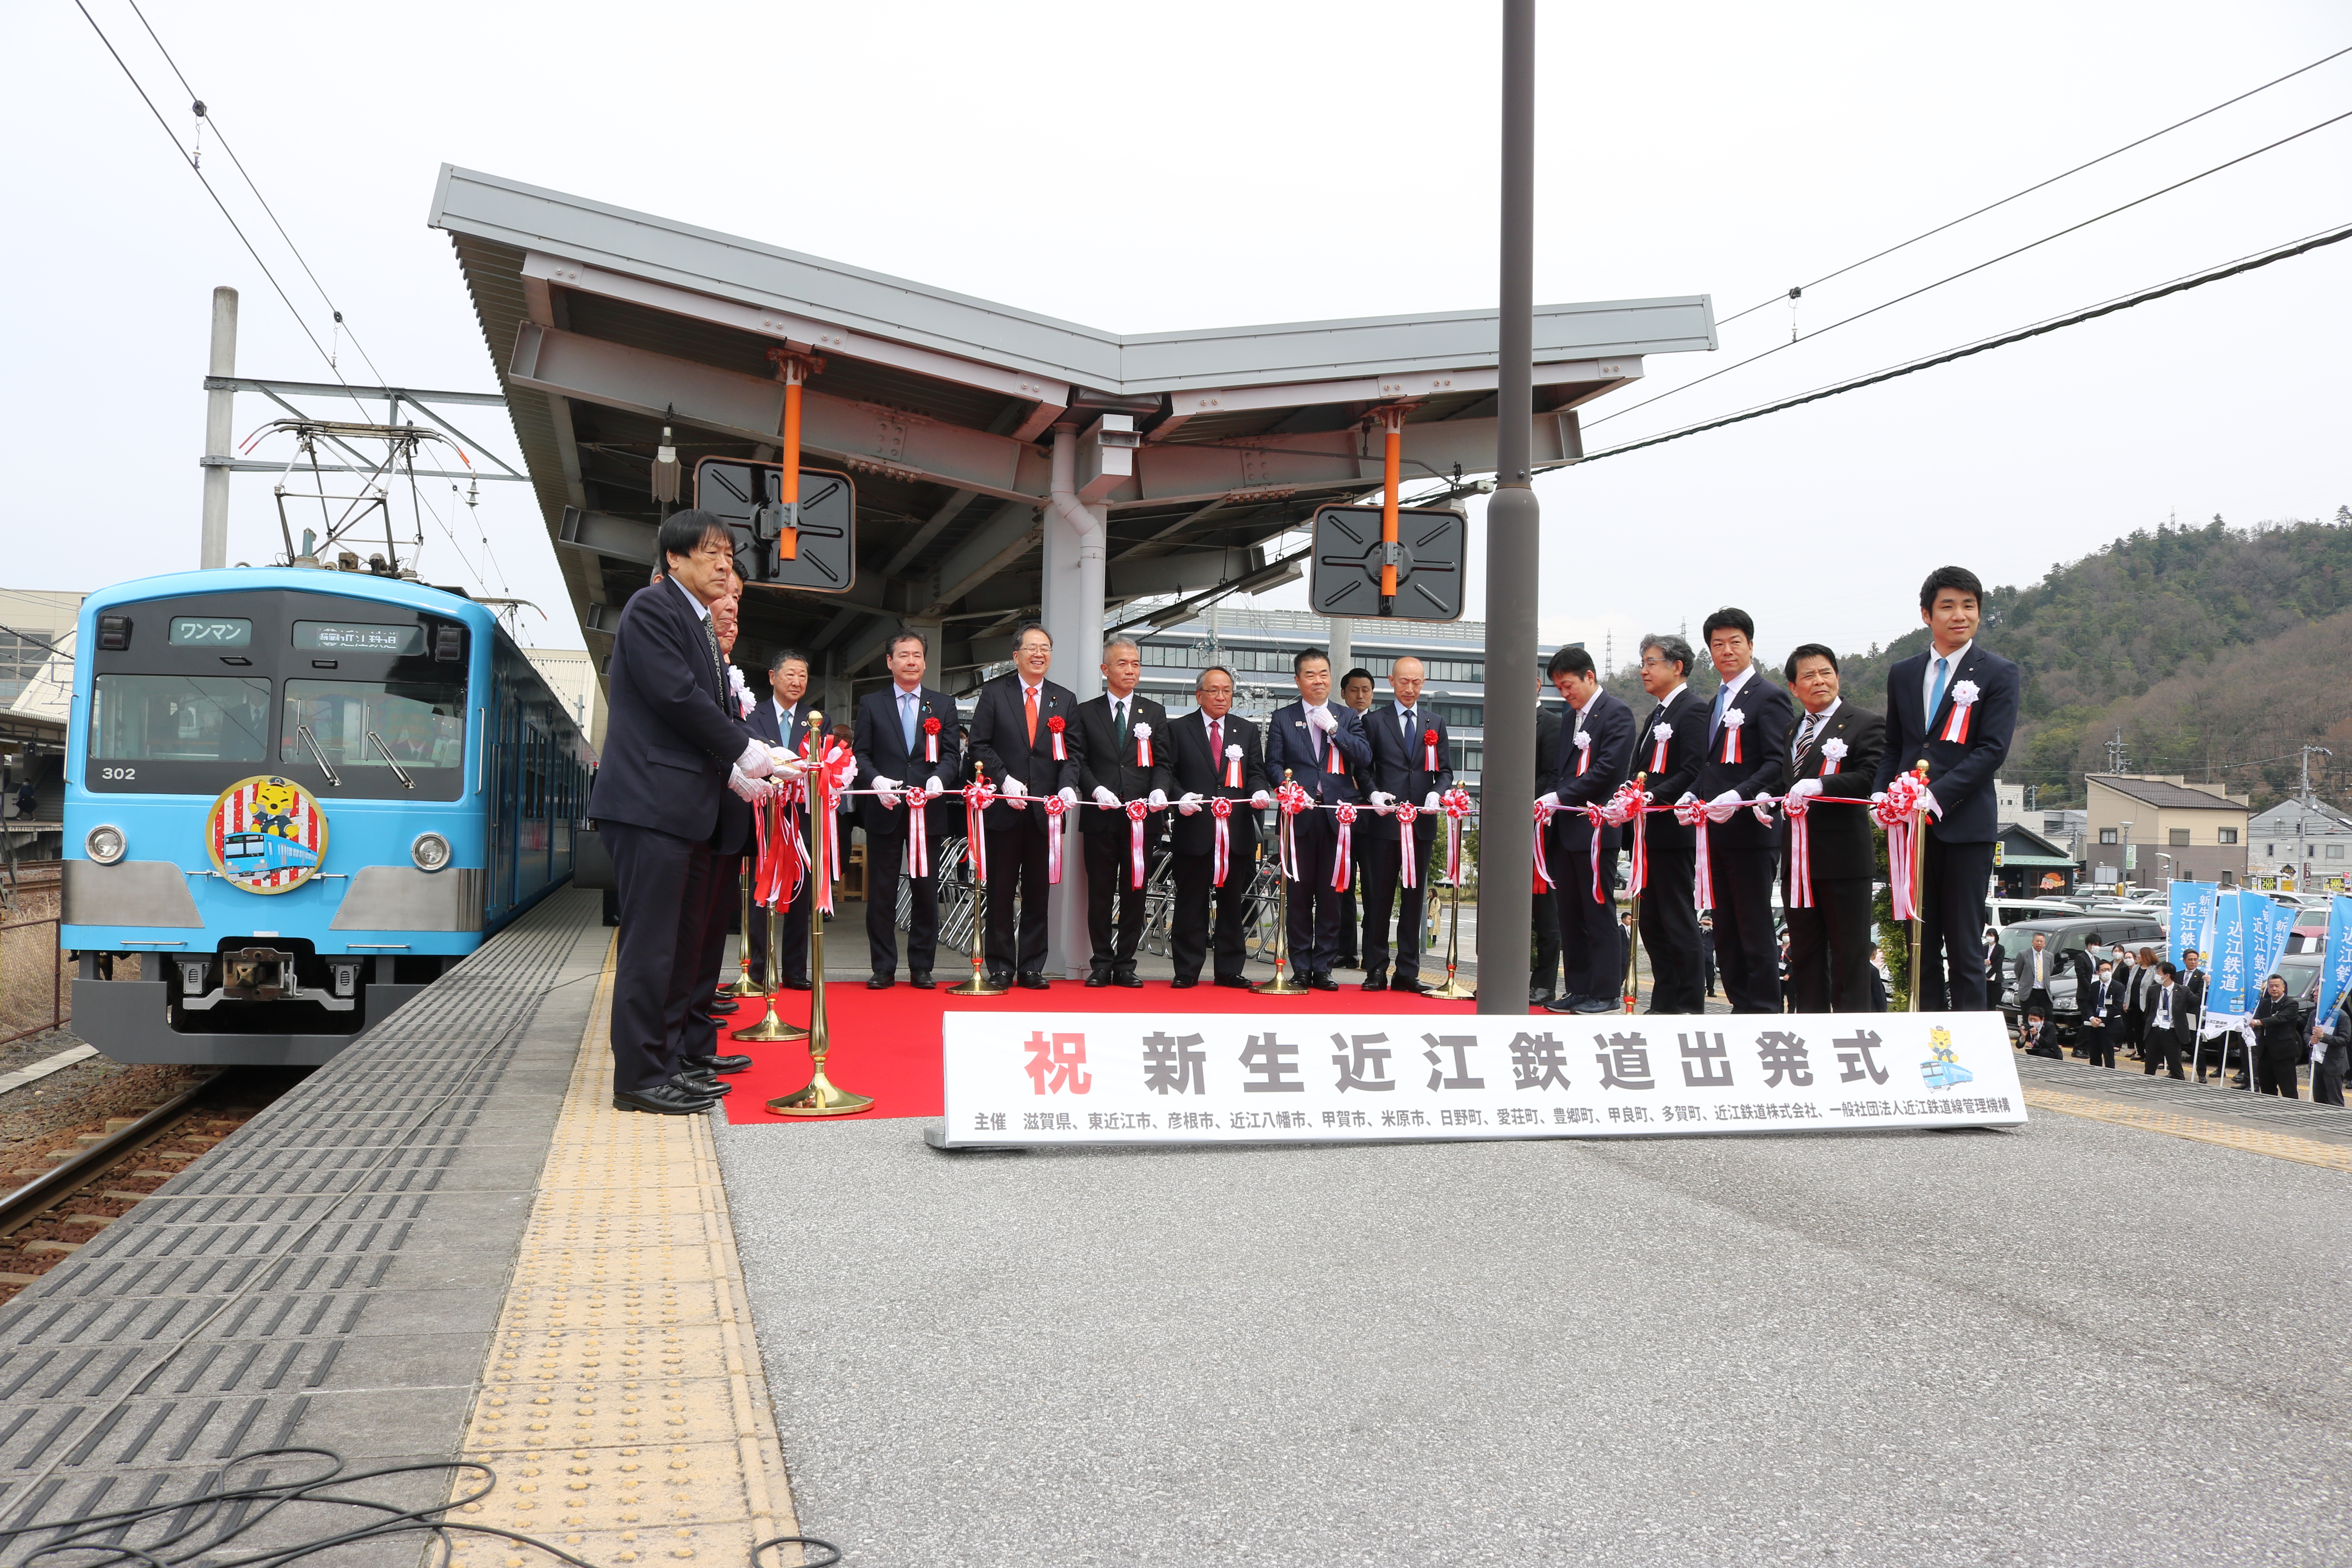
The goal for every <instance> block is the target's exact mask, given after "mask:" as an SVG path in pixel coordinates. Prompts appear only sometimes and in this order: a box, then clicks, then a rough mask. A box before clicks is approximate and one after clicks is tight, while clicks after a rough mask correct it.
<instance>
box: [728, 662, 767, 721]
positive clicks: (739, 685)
mask: <svg viewBox="0 0 2352 1568" xmlns="http://www.w3.org/2000/svg"><path fill="white" fill-rule="evenodd" d="M727 690H728V694H729V695H730V696H731V697H733V698H734V699H735V708H736V717H737V718H739V719H749V718H750V717H751V710H753V709H755V708H757V707H759V703H758V702H756V701H754V700H752V698H751V689H750V688H748V687H746V686H745V685H744V684H743V672H742V671H741V670H740V669H738V668H735V667H734V666H733V665H731V664H730V665H729V666H728V667H727Z"/></svg>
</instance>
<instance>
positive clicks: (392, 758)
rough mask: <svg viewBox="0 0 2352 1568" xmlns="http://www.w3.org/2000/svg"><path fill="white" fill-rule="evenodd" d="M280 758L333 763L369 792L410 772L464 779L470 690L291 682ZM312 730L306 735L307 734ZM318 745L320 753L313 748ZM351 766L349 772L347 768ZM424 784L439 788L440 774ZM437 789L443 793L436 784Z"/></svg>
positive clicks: (300, 763) (296, 763)
mask: <svg viewBox="0 0 2352 1568" xmlns="http://www.w3.org/2000/svg"><path fill="white" fill-rule="evenodd" d="M285 720H286V721H285V726H284V728H283V729H282V730H281V731H279V736H278V761H279V763H281V764H283V765H286V766H289V767H304V766H311V767H315V766H316V765H317V764H318V762H319V759H320V757H324V758H325V759H326V763H327V765H328V766H329V767H331V768H332V769H334V770H335V771H336V772H337V773H342V774H344V776H345V782H346V783H347V784H354V785H357V786H358V787H360V788H362V790H364V791H365V792H366V793H369V794H375V793H377V792H378V791H379V789H381V788H382V787H383V786H386V785H389V786H390V787H392V788H393V789H395V790H397V789H399V788H400V787H401V786H400V785H399V784H398V782H397V779H396V775H395V773H394V767H395V766H397V768H398V769H399V770H400V771H402V772H404V773H408V774H409V775H410V776H411V777H415V775H417V774H420V773H423V774H436V775H438V774H442V773H446V775H447V776H449V777H453V778H454V777H457V775H458V774H460V773H462V771H463V769H464V767H465V763H466V689H465V688H464V687H463V686H458V685H444V684H440V683H437V682H425V681H390V682H386V681H380V680H289V681H288V682H287V683H286V715H285ZM306 732H307V738H306ZM313 742H315V743H316V745H317V747H318V751H317V752H316V753H315V754H314V753H313V752H312V751H311V746H312V743H313ZM346 770H348V772H346ZM418 782H419V783H420V784H435V785H437V784H440V782H441V780H440V778H439V777H438V776H436V777H434V778H431V779H421V780H419V781H418ZM434 793H436V794H438V793H441V792H440V791H439V790H438V789H436V790H435V791H434Z"/></svg>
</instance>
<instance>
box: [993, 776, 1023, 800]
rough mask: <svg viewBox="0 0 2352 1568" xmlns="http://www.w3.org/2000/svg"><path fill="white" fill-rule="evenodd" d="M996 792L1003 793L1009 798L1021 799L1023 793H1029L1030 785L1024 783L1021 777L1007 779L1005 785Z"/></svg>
mask: <svg viewBox="0 0 2352 1568" xmlns="http://www.w3.org/2000/svg"><path fill="white" fill-rule="evenodd" d="M996 793H997V794H999V795H1003V796H1004V797H1005V798H1006V799H1008V800H1019V799H1020V798H1021V797H1022V796H1023V795H1027V794H1028V793H1029V786H1028V785H1027V784H1023V783H1022V782H1021V781H1020V780H1019V779H1006V780H1005V781H1004V787H1003V789H1001V790H998V791H997V792H996Z"/></svg>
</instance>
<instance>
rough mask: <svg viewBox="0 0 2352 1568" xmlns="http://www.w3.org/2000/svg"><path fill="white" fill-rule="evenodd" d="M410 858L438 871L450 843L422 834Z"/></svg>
mask: <svg viewBox="0 0 2352 1568" xmlns="http://www.w3.org/2000/svg"><path fill="white" fill-rule="evenodd" d="M101 831H103V830H102V829H101ZM115 853H117V854H118V855H119V854H121V850H119V849H118V850H116V851H115ZM408 858H410V859H411V860H414V861H415V862H416V868H417V869H418V870H420V871H438V870H439V869H441V868H442V867H444V866H446V865H447V864H448V863H449V841H448V840H447V839H446V838H444V837H441V836H440V835H439V834H437V833H420V834H418V835H417V836H416V841H415V843H413V844H411V845H410V846H409V847H408Z"/></svg>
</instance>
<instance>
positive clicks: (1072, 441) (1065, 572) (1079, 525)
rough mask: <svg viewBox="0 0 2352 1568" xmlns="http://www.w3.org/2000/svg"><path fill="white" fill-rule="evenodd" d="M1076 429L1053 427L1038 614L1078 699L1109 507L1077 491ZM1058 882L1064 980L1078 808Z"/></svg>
mask: <svg viewBox="0 0 2352 1568" xmlns="http://www.w3.org/2000/svg"><path fill="white" fill-rule="evenodd" d="M1077 446H1078V440H1077V433H1076V431H1074V430H1072V429H1071V428H1069V427H1068V426H1057V427H1056V428H1055V431H1054V470H1053V487H1052V489H1053V502H1052V505H1051V506H1049V507H1048V508H1047V510H1046V514H1045V537H1044V540H1043V542H1042V544H1043V549H1042V554H1043V557H1044V562H1043V564H1044V576H1043V586H1042V590H1041V593H1040V595H1039V596H1040V600H1041V603H1040V606H1039V614H1038V616H1037V618H1038V619H1039V620H1041V621H1043V622H1044V623H1045V630H1046V631H1047V633H1049V634H1050V635H1051V636H1052V637H1053V639H1054V668H1053V676H1052V679H1054V680H1055V681H1056V682H1057V683H1059V684H1061V685H1063V686H1066V687H1068V688H1069V689H1071V690H1072V691H1075V692H1076V693H1077V695H1078V700H1079V701H1081V702H1083V701H1085V700H1087V698H1089V697H1097V696H1100V695H1101V693H1102V644H1103V572H1104V565H1105V560H1106V552H1105V549H1104V545H1105V542H1106V541H1107V540H1108V536H1109V523H1110V509H1109V508H1108V507H1105V506H1100V505H1089V504H1087V503H1086V502H1084V501H1082V500H1079V499H1078V496H1077V493H1076V468H1077ZM1062 822H1063V827H1064V831H1065V833H1066V837H1065V838H1064V840H1063V844H1062V882H1061V886H1059V887H1057V888H1055V889H1054V892H1053V895H1052V900H1051V903H1050V906H1049V908H1048V909H1047V911H1046V923H1045V929H1046V951H1045V967H1046V969H1047V970H1048V972H1050V973H1059V974H1061V975H1062V976H1063V977H1064V978H1066V979H1070V980H1077V979H1082V978H1084V976H1085V974H1086V973H1087V961H1088V959H1089V957H1090V955H1091V953H1092V951H1093V949H1092V944H1091V943H1090V942H1088V940H1087V867H1086V854H1085V852H1084V850H1083V848H1082V847H1081V846H1080V844H1079V841H1078V822H1077V814H1076V812H1072V813H1070V814H1069V815H1068V816H1065V817H1064V818H1063V819H1062Z"/></svg>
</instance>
